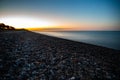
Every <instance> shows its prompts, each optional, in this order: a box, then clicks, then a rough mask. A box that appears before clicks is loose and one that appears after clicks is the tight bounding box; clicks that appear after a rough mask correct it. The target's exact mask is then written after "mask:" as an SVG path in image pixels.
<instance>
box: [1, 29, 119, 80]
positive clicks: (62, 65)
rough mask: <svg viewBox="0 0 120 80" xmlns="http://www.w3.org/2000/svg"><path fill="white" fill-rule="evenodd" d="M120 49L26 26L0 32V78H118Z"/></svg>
mask: <svg viewBox="0 0 120 80" xmlns="http://www.w3.org/2000/svg"><path fill="white" fill-rule="evenodd" d="M119 62H120V51H119V50H114V49H109V48H105V47H100V46H96V45H91V44H86V43H81V42H75V41H71V40H66V39H61V38H56V37H50V36H47V35H43V34H37V33H34V32H30V31H27V30H18V31H15V30H14V31H13V30H12V31H2V32H1V33H0V75H1V76H0V79H1V80H6V79H12V80H18V79H19V80H26V79H35V80H37V79H45V80H47V79H50V80H66V79H67V80H80V79H81V80H98V79H99V80H119V79H120V64H119Z"/></svg>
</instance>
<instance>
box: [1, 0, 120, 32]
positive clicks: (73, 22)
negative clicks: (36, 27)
mask: <svg viewBox="0 0 120 80" xmlns="http://www.w3.org/2000/svg"><path fill="white" fill-rule="evenodd" d="M9 17H23V18H24V17H29V18H31V19H34V18H35V19H39V20H41V21H46V22H50V23H52V24H51V25H50V26H57V27H58V28H70V29H74V30H120V26H119V21H120V20H119V18H120V0H0V19H1V18H9Z"/></svg>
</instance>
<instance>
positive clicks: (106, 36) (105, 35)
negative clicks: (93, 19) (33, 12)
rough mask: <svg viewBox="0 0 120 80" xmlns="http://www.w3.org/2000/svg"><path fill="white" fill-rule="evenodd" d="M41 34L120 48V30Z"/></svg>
mask: <svg viewBox="0 0 120 80" xmlns="http://www.w3.org/2000/svg"><path fill="white" fill-rule="evenodd" d="M35 32H37V33H40V34H45V35H49V36H54V37H59V38H64V39H68V40H73V41H78V42H84V43H89V44H94V45H99V46H103V47H108V48H112V49H117V50H120V31H53V32H41V31H35Z"/></svg>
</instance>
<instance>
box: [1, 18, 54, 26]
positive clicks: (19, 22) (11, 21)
mask: <svg viewBox="0 0 120 80" xmlns="http://www.w3.org/2000/svg"><path fill="white" fill-rule="evenodd" d="M0 22H1V23H4V24H6V25H10V26H13V27H15V28H46V27H47V28H48V27H51V26H54V24H53V23H52V22H49V21H43V20H39V19H36V18H27V17H5V18H0Z"/></svg>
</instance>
